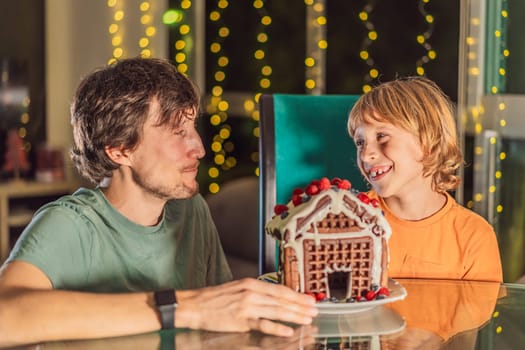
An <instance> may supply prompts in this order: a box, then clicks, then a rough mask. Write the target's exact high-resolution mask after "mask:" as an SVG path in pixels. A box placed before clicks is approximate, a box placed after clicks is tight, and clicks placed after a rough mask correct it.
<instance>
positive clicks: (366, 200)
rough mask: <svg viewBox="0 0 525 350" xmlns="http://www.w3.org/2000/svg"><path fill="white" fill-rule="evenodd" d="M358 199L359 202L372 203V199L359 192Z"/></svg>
mask: <svg viewBox="0 0 525 350" xmlns="http://www.w3.org/2000/svg"><path fill="white" fill-rule="evenodd" d="M357 198H359V200H360V201H361V202H363V203H365V204H368V203H370V198H369V197H368V196H367V195H366V193H364V192H359V194H358V195H357Z"/></svg>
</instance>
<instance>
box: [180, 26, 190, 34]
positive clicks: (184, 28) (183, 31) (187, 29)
mask: <svg viewBox="0 0 525 350" xmlns="http://www.w3.org/2000/svg"><path fill="white" fill-rule="evenodd" d="M189 32H190V26H189V25H187V24H183V25H181V26H180V28H179V33H181V34H182V35H187V34H189Z"/></svg>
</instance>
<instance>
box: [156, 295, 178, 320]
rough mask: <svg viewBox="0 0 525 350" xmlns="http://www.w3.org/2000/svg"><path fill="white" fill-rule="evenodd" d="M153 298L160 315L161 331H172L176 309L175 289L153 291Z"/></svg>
mask: <svg viewBox="0 0 525 350" xmlns="http://www.w3.org/2000/svg"><path fill="white" fill-rule="evenodd" d="M153 296H154V298H155V306H156V307H157V310H158V311H159V314H160V321H161V324H162V329H173V328H174V327H175V309H176V308H177V298H176V297H175V289H166V290H159V291H155V292H154V293H153Z"/></svg>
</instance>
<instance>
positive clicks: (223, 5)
mask: <svg viewBox="0 0 525 350" xmlns="http://www.w3.org/2000/svg"><path fill="white" fill-rule="evenodd" d="M217 6H218V7H219V8H221V9H225V8H226V7H228V1H227V0H219V3H218V4H217Z"/></svg>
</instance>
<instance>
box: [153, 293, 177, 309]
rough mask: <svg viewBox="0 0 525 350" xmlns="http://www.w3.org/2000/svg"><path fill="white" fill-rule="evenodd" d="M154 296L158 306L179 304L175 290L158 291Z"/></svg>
mask: <svg viewBox="0 0 525 350" xmlns="http://www.w3.org/2000/svg"><path fill="white" fill-rule="evenodd" d="M154 295H155V304H156V305H167V304H175V303H177V299H176V298H175V290H174V289H167V290H160V291H156V292H155V293H154Z"/></svg>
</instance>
